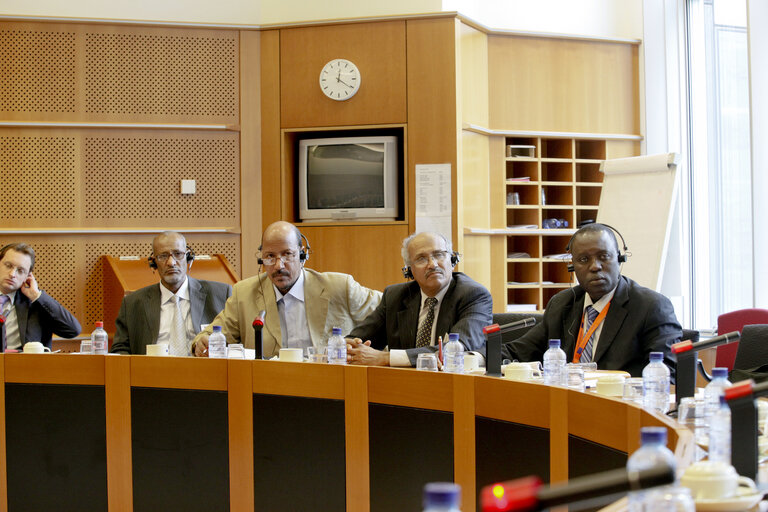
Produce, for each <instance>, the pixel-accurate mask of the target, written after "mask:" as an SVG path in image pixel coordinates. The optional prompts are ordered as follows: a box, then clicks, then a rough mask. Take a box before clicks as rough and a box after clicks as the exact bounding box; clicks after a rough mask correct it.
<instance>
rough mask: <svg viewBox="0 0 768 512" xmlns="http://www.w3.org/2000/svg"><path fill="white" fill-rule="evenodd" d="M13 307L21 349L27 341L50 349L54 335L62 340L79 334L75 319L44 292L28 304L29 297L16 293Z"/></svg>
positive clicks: (78, 325)
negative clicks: (35, 342) (37, 342)
mask: <svg viewBox="0 0 768 512" xmlns="http://www.w3.org/2000/svg"><path fill="white" fill-rule="evenodd" d="M14 307H15V308H16V321H17V322H18V324H19V338H20V340H21V347H22V349H23V348H24V345H25V344H26V343H27V342H28V341H39V342H41V343H42V344H43V345H45V346H46V347H48V348H51V339H52V338H53V335H54V334H55V335H57V336H61V337H62V338H74V337H75V336H77V335H78V334H80V322H78V321H77V318H75V317H74V316H72V313H70V312H69V311H67V308H65V307H64V306H62V305H61V304H59V303H58V302H57V301H56V299H54V298H53V297H51V296H50V295H48V294H47V293H46V292H45V291H42V293H41V294H40V297H38V299H37V300H36V301H35V302H30V301H29V297H27V296H26V295H24V294H23V293H21V291H17V292H16V298H15V299H14ZM0 350H2V347H0Z"/></svg>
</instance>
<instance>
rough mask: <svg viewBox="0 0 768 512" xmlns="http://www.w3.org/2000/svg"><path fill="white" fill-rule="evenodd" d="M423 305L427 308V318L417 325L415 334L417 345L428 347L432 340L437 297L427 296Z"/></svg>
mask: <svg viewBox="0 0 768 512" xmlns="http://www.w3.org/2000/svg"><path fill="white" fill-rule="evenodd" d="M424 305H425V306H426V307H428V308H429V311H427V318H425V319H424V322H423V323H422V324H421V327H419V333H418V334H417V335H416V346H417V347H428V346H429V345H430V342H431V341H432V323H433V322H434V321H435V306H436V305H437V299H436V298H434V297H428V298H427V300H425V301H424Z"/></svg>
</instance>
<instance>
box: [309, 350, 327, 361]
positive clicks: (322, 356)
mask: <svg viewBox="0 0 768 512" xmlns="http://www.w3.org/2000/svg"><path fill="white" fill-rule="evenodd" d="M307 361H309V362H310V363H327V362H328V347H307Z"/></svg>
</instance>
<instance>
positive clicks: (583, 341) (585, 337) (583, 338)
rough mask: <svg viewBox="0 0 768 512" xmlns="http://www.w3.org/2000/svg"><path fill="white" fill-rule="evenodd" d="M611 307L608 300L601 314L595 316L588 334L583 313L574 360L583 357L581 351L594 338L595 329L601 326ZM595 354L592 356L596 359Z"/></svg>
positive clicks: (577, 360)
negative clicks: (585, 332) (585, 331)
mask: <svg viewBox="0 0 768 512" xmlns="http://www.w3.org/2000/svg"><path fill="white" fill-rule="evenodd" d="M610 307H611V302H610V301H608V304H606V305H605V307H604V308H603V310H602V311H601V312H600V314H599V315H597V318H595V321H594V322H592V325H591V326H590V327H589V330H588V331H587V334H584V314H583V313H582V315H581V326H580V327H579V337H578V338H577V340H576V350H575V351H574V353H573V362H574V363H578V362H579V360H580V359H581V353H582V352H584V347H586V346H587V342H588V341H589V340H590V338H592V335H593V334H594V333H595V330H596V329H597V328H598V327H599V326H600V324H601V323H602V321H603V319H604V318H605V315H607V314H608V309H609V308H610ZM594 359H595V358H594V354H593V357H592V360H593V361H594Z"/></svg>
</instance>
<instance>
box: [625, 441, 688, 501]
mask: <svg viewBox="0 0 768 512" xmlns="http://www.w3.org/2000/svg"><path fill="white" fill-rule="evenodd" d="M640 443H641V446H640V448H639V449H638V450H637V451H635V453H633V454H632V455H631V456H630V457H629V460H627V471H641V470H643V469H649V468H652V467H655V466H657V465H659V464H667V465H669V466H670V467H672V468H675V469H676V468H677V461H676V460H675V455H674V454H673V453H672V452H671V451H670V449H669V448H667V429H666V428H664V427H643V428H641V429H640ZM647 496H648V494H647V493H646V492H643V491H636V492H631V493H629V503H628V507H627V510H628V511H629V512H641V511H642V510H643V504H644V502H645V500H646V497H647Z"/></svg>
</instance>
